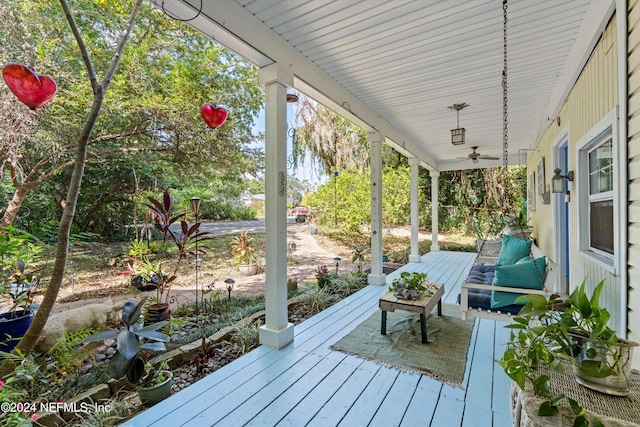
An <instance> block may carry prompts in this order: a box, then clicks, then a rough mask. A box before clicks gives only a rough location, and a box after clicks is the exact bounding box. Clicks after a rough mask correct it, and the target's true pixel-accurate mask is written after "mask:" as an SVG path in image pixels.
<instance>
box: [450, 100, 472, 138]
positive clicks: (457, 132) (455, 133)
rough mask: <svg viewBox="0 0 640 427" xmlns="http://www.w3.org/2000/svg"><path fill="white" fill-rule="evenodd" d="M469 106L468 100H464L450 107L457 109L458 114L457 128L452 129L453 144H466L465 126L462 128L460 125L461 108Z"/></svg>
mask: <svg viewBox="0 0 640 427" xmlns="http://www.w3.org/2000/svg"><path fill="white" fill-rule="evenodd" d="M468 106H469V104H467V103H466V102H463V103H462V104H453V105H452V106H450V107H447V108H450V109H452V110H456V116H457V120H456V128H455V129H451V143H452V144H453V145H462V144H464V135H465V132H466V130H465V128H461V127H460V110H462V109H463V108H467V107H468Z"/></svg>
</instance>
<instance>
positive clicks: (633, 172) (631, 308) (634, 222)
mask: <svg viewBox="0 0 640 427" xmlns="http://www.w3.org/2000/svg"><path fill="white" fill-rule="evenodd" d="M627 34H628V36H627V54H628V56H627V72H628V81H627V115H628V117H627V126H628V127H627V134H628V146H627V156H628V160H629V161H628V170H627V173H628V179H629V187H628V197H629V204H628V211H627V219H628V221H629V228H628V232H627V236H628V239H629V246H628V251H629V252H628V257H627V284H628V288H629V291H628V292H629V294H628V301H627V307H628V308H627V310H628V312H627V315H628V317H627V322H628V324H627V328H628V331H627V334H628V337H629V339H631V340H633V341H637V342H640V0H629V2H628V13H627ZM634 366H635V367H638V366H640V351H637V350H636V351H635V354H634Z"/></svg>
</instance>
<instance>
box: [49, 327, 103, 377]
mask: <svg viewBox="0 0 640 427" xmlns="http://www.w3.org/2000/svg"><path fill="white" fill-rule="evenodd" d="M98 332H99V331H98V330H97V329H93V328H83V329H80V330H78V331H76V332H73V333H68V332H66V331H65V333H64V340H63V341H58V342H57V343H56V344H55V345H54V346H53V347H52V348H51V350H49V352H48V354H49V355H50V356H51V357H52V358H53V360H55V362H56V364H57V365H58V368H59V369H61V370H62V371H64V372H72V371H74V370H75V369H76V368H78V367H79V366H80V363H81V361H82V360H83V358H84V356H86V355H87V354H88V353H89V350H88V349H86V348H79V346H80V345H81V344H82V342H83V341H84V340H85V339H86V338H88V337H89V336H90V335H93V334H96V333H98Z"/></svg>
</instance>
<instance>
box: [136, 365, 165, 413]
mask: <svg viewBox="0 0 640 427" xmlns="http://www.w3.org/2000/svg"><path fill="white" fill-rule="evenodd" d="M145 372H146V374H145V375H144V376H143V377H142V380H141V383H140V387H138V396H139V397H140V401H141V402H142V404H143V405H155V404H156V403H158V402H161V401H162V400H164V399H166V398H167V397H169V396H170V395H171V386H172V385H173V373H172V372H171V371H170V370H169V368H168V367H167V362H166V361H164V360H163V361H162V362H161V363H159V364H158V365H157V367H155V368H154V367H153V365H152V364H151V363H149V362H147V363H146V364H145Z"/></svg>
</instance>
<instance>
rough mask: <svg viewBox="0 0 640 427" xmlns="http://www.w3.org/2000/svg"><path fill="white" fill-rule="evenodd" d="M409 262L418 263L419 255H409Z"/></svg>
mask: <svg viewBox="0 0 640 427" xmlns="http://www.w3.org/2000/svg"><path fill="white" fill-rule="evenodd" d="M409 262H420V255H409Z"/></svg>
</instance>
